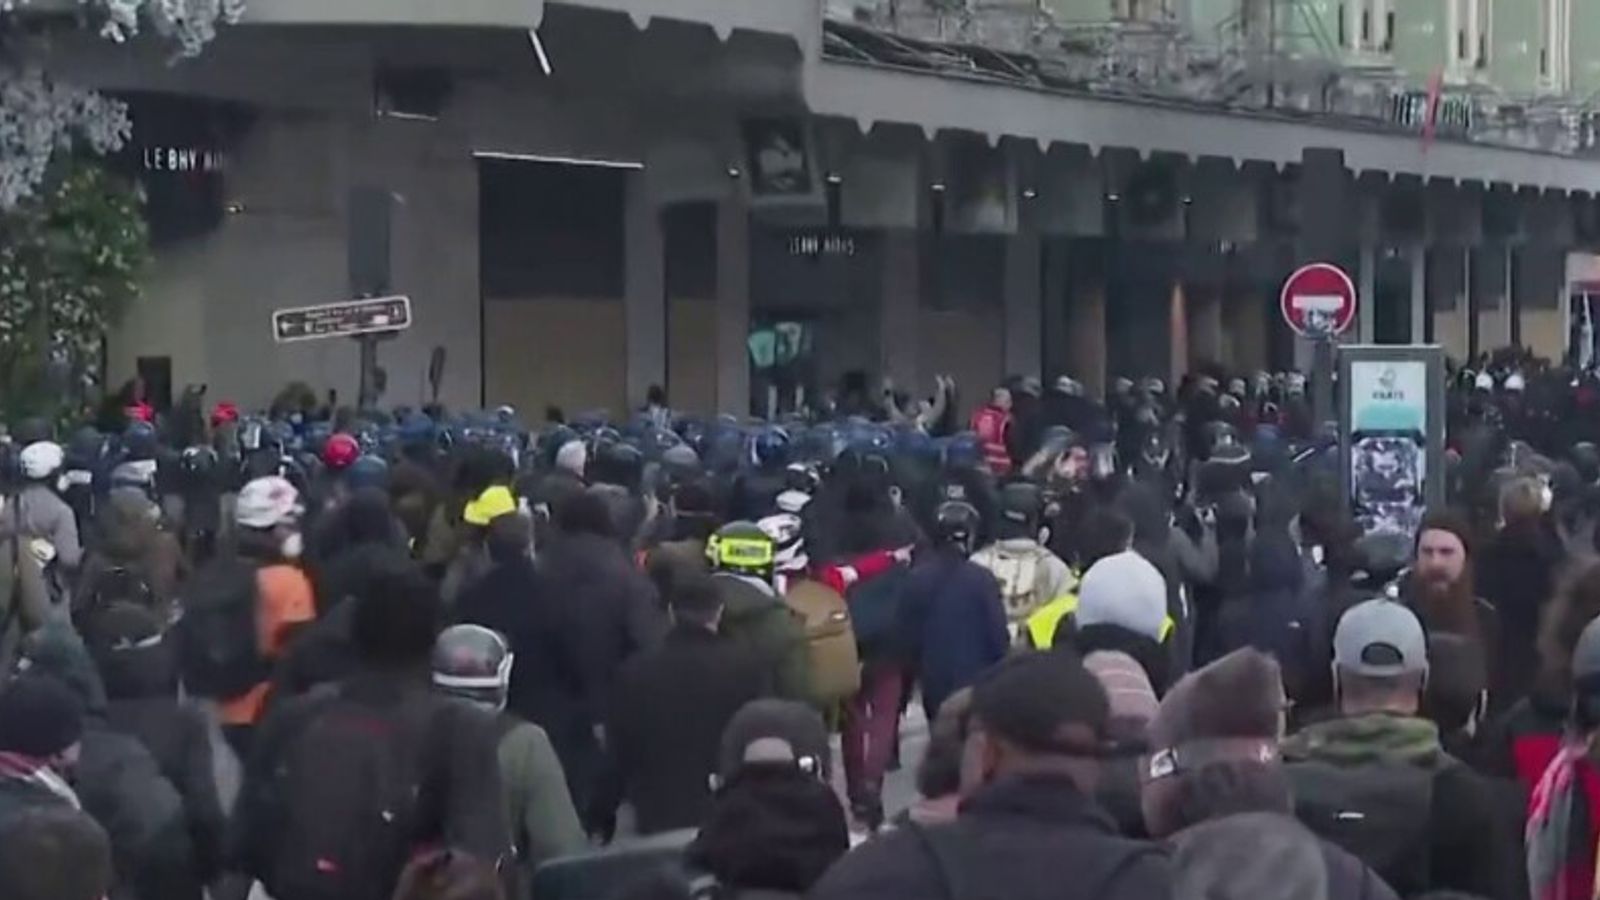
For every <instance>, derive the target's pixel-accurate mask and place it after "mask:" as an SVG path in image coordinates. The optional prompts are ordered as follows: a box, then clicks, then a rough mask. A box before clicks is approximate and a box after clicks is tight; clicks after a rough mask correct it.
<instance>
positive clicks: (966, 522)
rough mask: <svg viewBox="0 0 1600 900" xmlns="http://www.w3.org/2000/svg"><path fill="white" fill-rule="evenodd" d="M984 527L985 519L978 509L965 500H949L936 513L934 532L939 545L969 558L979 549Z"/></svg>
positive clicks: (940, 505)
mask: <svg viewBox="0 0 1600 900" xmlns="http://www.w3.org/2000/svg"><path fill="white" fill-rule="evenodd" d="M982 527H983V517H982V516H981V515H979V514H978V509H977V507H975V506H973V505H972V504H971V503H967V502H966V501H963V500H947V501H945V502H944V503H941V504H939V509H938V510H937V511H935V512H934V532H935V535H936V536H937V537H938V540H939V543H941V544H944V545H946V546H950V547H956V548H957V549H959V550H960V551H961V552H962V553H963V554H966V555H969V556H970V555H971V554H972V551H973V550H976V549H977V544H978V532H979V531H980V530H981V529H982Z"/></svg>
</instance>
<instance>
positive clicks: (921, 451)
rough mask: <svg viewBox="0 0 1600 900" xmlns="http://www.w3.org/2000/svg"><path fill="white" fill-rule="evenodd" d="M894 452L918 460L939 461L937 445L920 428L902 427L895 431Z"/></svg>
mask: <svg viewBox="0 0 1600 900" xmlns="http://www.w3.org/2000/svg"><path fill="white" fill-rule="evenodd" d="M895 454H896V455H897V456H904V457H906V458H907V459H914V460H918V461H919V462H928V463H935V462H938V461H939V445H938V444H935V443H934V441H933V438H931V437H929V436H928V434H927V432H924V431H923V430H921V429H920V428H902V429H900V430H899V431H898V432H896V433H895Z"/></svg>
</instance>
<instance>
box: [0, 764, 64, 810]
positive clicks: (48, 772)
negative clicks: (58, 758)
mask: <svg viewBox="0 0 1600 900" xmlns="http://www.w3.org/2000/svg"><path fill="white" fill-rule="evenodd" d="M0 781H20V782H23V783H26V784H30V785H33V786H34V787H36V788H39V789H41V790H44V791H47V792H49V793H50V794H52V795H54V796H55V797H57V798H58V799H60V800H61V801H63V802H65V803H67V804H70V805H71V806H72V808H73V809H82V808H83V804H81V803H79V802H78V795H77V793H76V792H75V791H73V790H72V787H71V786H70V785H68V784H67V782H66V781H65V780H64V779H63V778H62V777H61V776H60V775H57V774H56V773H55V771H54V770H53V769H51V768H50V766H49V765H48V764H47V763H46V762H45V761H44V760H42V759H38V758H36V757H32V756H24V755H23V754H21V753H0Z"/></svg>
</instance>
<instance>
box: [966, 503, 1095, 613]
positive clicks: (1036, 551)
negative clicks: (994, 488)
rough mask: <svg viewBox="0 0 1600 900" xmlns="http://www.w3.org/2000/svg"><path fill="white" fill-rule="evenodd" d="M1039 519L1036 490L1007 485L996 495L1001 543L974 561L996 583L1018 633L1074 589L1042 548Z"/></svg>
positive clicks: (1066, 574) (1061, 566)
mask: <svg viewBox="0 0 1600 900" xmlns="http://www.w3.org/2000/svg"><path fill="white" fill-rule="evenodd" d="M1043 516H1044V497H1043V495H1042V493H1041V492H1040V490H1039V488H1038V486H1037V485H1034V484H1030V483H1027V482H1018V483H1013V484H1008V485H1006V486H1005V488H1003V489H1002V490H1001V491H1000V522H999V528H998V537H999V540H997V541H995V543H993V544H991V545H989V546H988V547H984V548H982V549H980V550H979V551H978V552H977V553H975V554H973V556H972V561H973V562H975V563H977V564H978V565H980V566H982V567H983V568H985V569H988V570H989V572H990V573H991V574H992V575H993V576H994V578H995V580H996V581H997V582H999V584H1000V596H1001V599H1002V600H1003V601H1004V602H1005V610H1006V619H1007V620H1008V621H1009V622H1010V623H1011V624H1012V627H1013V628H1015V629H1018V630H1020V629H1021V628H1022V627H1023V623H1024V622H1026V621H1027V619H1028V617H1029V616H1031V615H1033V614H1034V612H1035V611H1037V610H1038V609H1039V608H1040V607H1042V606H1044V605H1045V604H1047V603H1049V602H1050V601H1052V600H1054V599H1056V598H1057V597H1060V596H1061V595H1063V594H1065V593H1067V592H1069V591H1071V590H1072V588H1073V578H1072V572H1071V571H1070V570H1069V569H1068V568H1067V564H1066V563H1064V562H1062V561H1061V559H1060V558H1059V557H1057V556H1056V555H1055V554H1054V553H1051V552H1050V551H1049V550H1048V549H1046V548H1045V547H1044V545H1043V544H1042V543H1041V542H1040V541H1041V534H1040V527H1041V524H1042V520H1043Z"/></svg>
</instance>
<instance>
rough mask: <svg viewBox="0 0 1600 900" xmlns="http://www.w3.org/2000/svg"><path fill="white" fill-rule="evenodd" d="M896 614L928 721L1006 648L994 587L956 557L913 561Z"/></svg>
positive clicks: (1008, 640)
mask: <svg viewBox="0 0 1600 900" xmlns="http://www.w3.org/2000/svg"><path fill="white" fill-rule="evenodd" d="M901 609H902V612H903V614H904V615H905V616H906V619H905V625H904V630H903V632H902V633H903V634H905V635H906V636H907V639H908V643H909V644H910V645H911V647H912V648H913V656H912V659H913V660H914V661H915V663H914V665H913V669H914V670H915V671H916V673H917V676H918V678H919V679H920V680H921V682H922V700H923V705H924V706H925V707H926V708H927V710H928V714H929V716H932V715H934V714H935V713H936V712H937V711H938V709H939V705H940V704H942V703H943V702H944V701H945V698H947V697H949V696H950V695H951V694H954V693H955V692H956V691H959V690H961V689H962V688H964V687H967V686H968V685H970V684H972V683H973V681H975V680H976V679H977V677H978V675H979V674H981V673H982V672H983V671H984V670H985V669H987V668H989V667H990V666H992V665H994V664H995V663H996V662H999V661H1000V659H1001V658H1002V657H1004V656H1005V655H1006V652H1007V651H1008V650H1009V649H1010V646H1011V637H1010V633H1009V632H1008V631H1007V630H1006V612H1005V606H1004V604H1003V603H1002V602H1001V600H1000V585H999V583H998V582H997V581H995V578H994V576H993V575H992V574H990V573H989V571H988V570H987V569H985V568H983V567H982V566H979V565H978V564H976V563H974V562H971V561H969V560H967V559H965V558H963V557H961V556H959V555H953V554H949V553H946V552H943V551H935V552H934V553H932V554H929V555H928V556H927V557H925V558H923V559H920V560H918V562H917V565H916V566H915V567H914V568H913V569H912V570H911V576H910V578H909V579H908V580H907V582H906V586H905V602H904V603H903V604H902V607H901Z"/></svg>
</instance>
